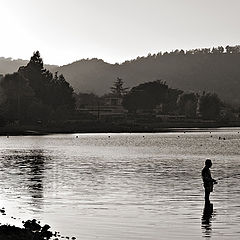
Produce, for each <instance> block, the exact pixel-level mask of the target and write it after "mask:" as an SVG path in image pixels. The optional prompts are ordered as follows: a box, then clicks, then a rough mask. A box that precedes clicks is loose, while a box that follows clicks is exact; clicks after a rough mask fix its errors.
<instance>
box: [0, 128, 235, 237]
mask: <svg viewBox="0 0 240 240" xmlns="http://www.w3.org/2000/svg"><path fill="white" fill-rule="evenodd" d="M211 131H212V132H209V131H206V132H199V131H198V130H195V131H192V132H186V133H184V132H178V133H156V134H149V133H146V134H64V135H60V134H59V135H48V136H25V137H22V136H16V137H12V136H10V137H9V138H7V137H6V136H5V137H4V136H2V137H0V189H1V193H0V207H5V209H6V213H7V215H6V216H1V218H0V219H1V223H6V222H8V223H10V224H15V225H18V226H21V221H22V220H27V219H30V218H31V219H33V218H36V219H39V220H41V222H42V223H44V224H45V223H47V224H49V225H50V226H51V227H52V228H51V229H52V230H53V231H60V232H61V234H62V235H63V236H68V237H73V236H75V237H76V238H77V239H82V240H92V239H99V240H140V239H144V240H159V239H164V240H165V239H184V240H186V239H189V240H190V239H191V240H195V239H213V240H214V239H215V240H219V239H223V240H228V239H231V240H232V239H233V240H234V239H239V236H240V185H239V182H240V175H238V174H240V156H239V154H240V133H239V132H240V129H237V128H232V129H220V130H211ZM219 137H221V139H219ZM223 138H225V140H223ZM206 158H210V159H212V161H213V166H212V170H211V171H212V176H213V177H214V178H220V177H224V176H225V177H226V178H224V179H222V180H219V184H218V185H215V189H214V192H213V193H212V194H211V202H212V203H213V212H212V213H211V212H210V214H203V209H204V200H203V197H204V192H203V186H202V180H201V169H202V168H203V166H204V161H205V159H206ZM11 217H16V218H17V219H13V218H11Z"/></svg>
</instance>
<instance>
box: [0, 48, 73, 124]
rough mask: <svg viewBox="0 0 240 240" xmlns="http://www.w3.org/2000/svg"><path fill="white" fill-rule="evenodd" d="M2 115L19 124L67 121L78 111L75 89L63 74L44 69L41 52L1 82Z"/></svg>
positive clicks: (0, 104) (5, 118) (7, 119)
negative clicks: (76, 109) (76, 108)
mask: <svg viewBox="0 0 240 240" xmlns="http://www.w3.org/2000/svg"><path fill="white" fill-rule="evenodd" d="M0 91H1V95H0V114H1V117H2V119H4V120H5V121H7V122H15V121H17V122H19V123H20V124H25V123H32V122H36V121H49V120H57V119H67V118H69V116H70V115H71V114H72V112H73V111H74V110H75V99H74V96H73V88H72V87H71V86H70V84H69V83H68V82H67V81H66V80H65V78H64V76H63V75H58V73H55V74H54V75H53V74H52V73H51V72H50V71H48V70H47V69H45V68H44V66H43V60H42V58H41V57H40V53H39V51H36V52H34V54H33V56H32V57H31V59H30V61H29V63H28V64H27V65H26V66H23V67H20V68H19V70H18V71H17V72H15V73H13V74H6V75H5V76H4V77H3V78H2V79H1V81H0Z"/></svg>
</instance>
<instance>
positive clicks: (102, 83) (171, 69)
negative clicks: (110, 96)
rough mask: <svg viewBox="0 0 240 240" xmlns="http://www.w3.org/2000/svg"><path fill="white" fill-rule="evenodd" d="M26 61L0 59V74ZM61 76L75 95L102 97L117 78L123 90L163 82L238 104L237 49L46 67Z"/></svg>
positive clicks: (239, 50) (239, 66)
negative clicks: (114, 62)
mask: <svg viewBox="0 0 240 240" xmlns="http://www.w3.org/2000/svg"><path fill="white" fill-rule="evenodd" d="M27 63H28V61H27V60H20V59H18V60H12V59H10V58H0V74H1V73H3V74H5V73H12V72H14V71H17V70H18V68H19V67H20V66H23V65H26V64H27ZM45 67H46V68H47V69H49V70H50V71H52V72H55V71H58V72H59V73H62V74H63V75H64V77H65V79H66V80H67V81H68V82H69V83H70V84H71V85H72V86H73V88H74V90H75V92H88V93H90V92H92V93H95V94H98V95H103V94H104V93H107V92H109V91H110V87H111V86H112V84H113V82H114V81H116V79H117V77H120V78H122V79H123V81H124V82H125V86H126V87H133V86H136V85H138V84H140V83H143V82H149V81H153V80H157V79H162V80H165V81H166V82H167V84H168V85H169V86H170V87H172V88H179V89H181V90H184V91H195V92H202V91H210V92H215V93H217V94H218V95H219V96H220V97H221V98H222V99H224V100H225V101H227V102H230V103H235V104H240V94H239V93H240V47H239V46H235V47H229V46H227V47H225V48H223V47H218V48H213V49H207V48H205V49H195V50H189V51H183V50H181V51H179V50H176V51H174V52H170V53H163V54H162V53H158V54H154V55H148V56H147V57H138V58H137V59H135V60H132V61H126V62H124V63H122V64H109V63H106V62H104V61H103V60H99V59H90V60H89V59H87V60H80V61H77V62H74V63H71V64H68V65H64V66H61V67H58V66H54V65H46V66H45Z"/></svg>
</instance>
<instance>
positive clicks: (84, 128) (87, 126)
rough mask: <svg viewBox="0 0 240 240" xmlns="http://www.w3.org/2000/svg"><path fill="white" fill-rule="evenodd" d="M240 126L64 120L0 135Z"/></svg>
mask: <svg viewBox="0 0 240 240" xmlns="http://www.w3.org/2000/svg"><path fill="white" fill-rule="evenodd" d="M231 127H240V122H229V123H222V122H210V121H209V122H161V123H137V124H132V123H131V124H129V123H108V122H96V121H95V122H80V123H79V122H77V123H76V122H74V123H69V122H64V123H57V124H51V125H21V126H20V125H14V126H13V125H8V126H4V127H0V136H28V135H48V134H67V133H69V134H74V133H161V132H193V131H210V130H214V129H216V130H217V129H218V130H219V129H220V128H231Z"/></svg>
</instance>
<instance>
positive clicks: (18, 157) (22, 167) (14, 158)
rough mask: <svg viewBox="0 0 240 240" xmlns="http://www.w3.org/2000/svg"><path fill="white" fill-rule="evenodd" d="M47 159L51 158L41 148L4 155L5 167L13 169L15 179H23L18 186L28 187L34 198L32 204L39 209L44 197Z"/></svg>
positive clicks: (9, 169) (8, 169)
mask: <svg viewBox="0 0 240 240" xmlns="http://www.w3.org/2000/svg"><path fill="white" fill-rule="evenodd" d="M47 159H49V156H46V155H45V154H44V151H43V150H41V149H39V150H36V149H34V150H28V151H26V150H22V151H21V150H18V151H11V152H10V154H9V153H8V154H6V155H4V163H3V167H4V169H6V170H7V171H11V172H12V173H13V174H14V175H15V176H14V178H15V179H14V181H16V179H17V181H22V182H18V185H17V186H18V187H19V186H20V188H21V185H23V187H24V188H26V187H27V189H28V190H29V193H30V195H31V198H32V202H31V203H30V204H32V205H33V206H35V207H37V208H38V209H39V208H41V205H42V200H43V197H44V196H43V179H44V171H45V169H46V165H45V163H46V160H47ZM8 176H9V174H8ZM11 184H12V182H11V180H10V185H11Z"/></svg>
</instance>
